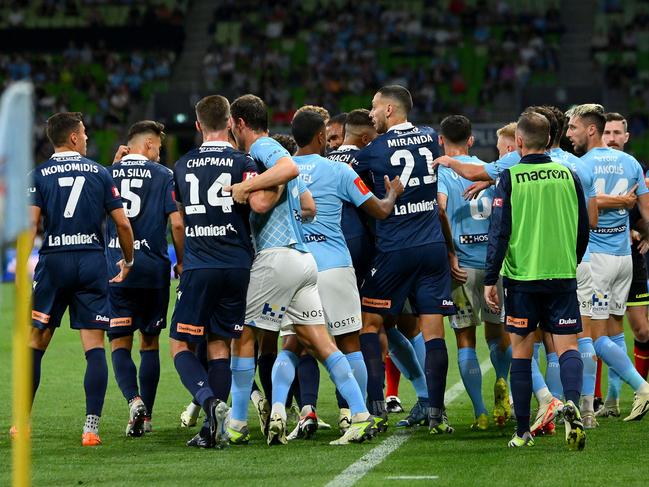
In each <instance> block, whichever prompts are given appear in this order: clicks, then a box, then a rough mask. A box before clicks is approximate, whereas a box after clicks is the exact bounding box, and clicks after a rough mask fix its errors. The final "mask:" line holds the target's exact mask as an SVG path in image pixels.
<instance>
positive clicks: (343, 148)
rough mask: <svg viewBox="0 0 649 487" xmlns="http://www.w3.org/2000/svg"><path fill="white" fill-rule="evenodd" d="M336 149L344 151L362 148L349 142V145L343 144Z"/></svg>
mask: <svg viewBox="0 0 649 487" xmlns="http://www.w3.org/2000/svg"><path fill="white" fill-rule="evenodd" d="M336 150H337V151H343V150H360V149H359V148H358V147H356V146H355V145H351V144H347V145H341V146H340V147H338V148H337V149H336ZM332 152H333V151H332Z"/></svg>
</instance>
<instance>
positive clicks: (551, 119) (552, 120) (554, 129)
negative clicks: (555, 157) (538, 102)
mask: <svg viewBox="0 0 649 487" xmlns="http://www.w3.org/2000/svg"><path fill="white" fill-rule="evenodd" d="M525 111H526V112H527V111H530V112H534V113H538V114H539V115H541V116H543V117H545V118H546V119H547V121H548V123H549V124H550V140H549V141H548V145H547V147H546V149H550V148H551V147H552V141H553V140H554V139H555V138H556V137H557V134H558V133H559V121H558V120H557V117H555V116H554V112H553V111H552V110H550V109H549V108H548V107H542V106H532V107H527V108H526V109H525Z"/></svg>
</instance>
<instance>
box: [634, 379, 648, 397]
mask: <svg viewBox="0 0 649 487" xmlns="http://www.w3.org/2000/svg"><path fill="white" fill-rule="evenodd" d="M636 392H637V393H638V394H649V383H647V381H645V382H643V383H642V384H640V387H638V390H637V391H636Z"/></svg>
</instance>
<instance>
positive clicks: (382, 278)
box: [361, 243, 456, 316]
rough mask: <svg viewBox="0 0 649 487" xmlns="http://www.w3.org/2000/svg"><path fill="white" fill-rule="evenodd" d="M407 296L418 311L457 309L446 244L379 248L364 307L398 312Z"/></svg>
mask: <svg viewBox="0 0 649 487" xmlns="http://www.w3.org/2000/svg"><path fill="white" fill-rule="evenodd" d="M406 299H408V300H409V301H410V303H411V305H412V307H413V309H416V311H417V314H441V315H445V316H450V315H453V314H455V313H456V310H455V305H454V304H453V300H452V298H451V271H450V268H449V265H448V254H447V249H446V244H444V243H433V244H427V245H421V246H419V247H411V248H409V249H403V250H395V251H393V252H381V251H377V253H376V255H375V256H374V260H373V261H372V266H371V269H370V272H369V273H368V274H367V276H365V281H364V282H363V287H362V288H361V304H362V308H363V311H366V312H368V313H377V314H381V315H398V314H400V313H401V311H402V310H403V305H404V304H405V302H406Z"/></svg>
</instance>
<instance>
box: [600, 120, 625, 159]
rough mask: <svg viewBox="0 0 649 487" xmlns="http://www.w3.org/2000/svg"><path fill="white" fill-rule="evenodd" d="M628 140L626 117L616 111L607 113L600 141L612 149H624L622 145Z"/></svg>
mask: <svg viewBox="0 0 649 487" xmlns="http://www.w3.org/2000/svg"><path fill="white" fill-rule="evenodd" d="M628 141H629V131H628V128H627V123H626V118H624V117H623V116H622V115H621V114H619V113H616V112H609V113H607V114H606V125H605V126H604V134H603V136H602V142H604V143H605V144H606V145H607V146H608V147H612V148H613V149H617V150H624V145H625V144H626V143H627V142H628Z"/></svg>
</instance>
